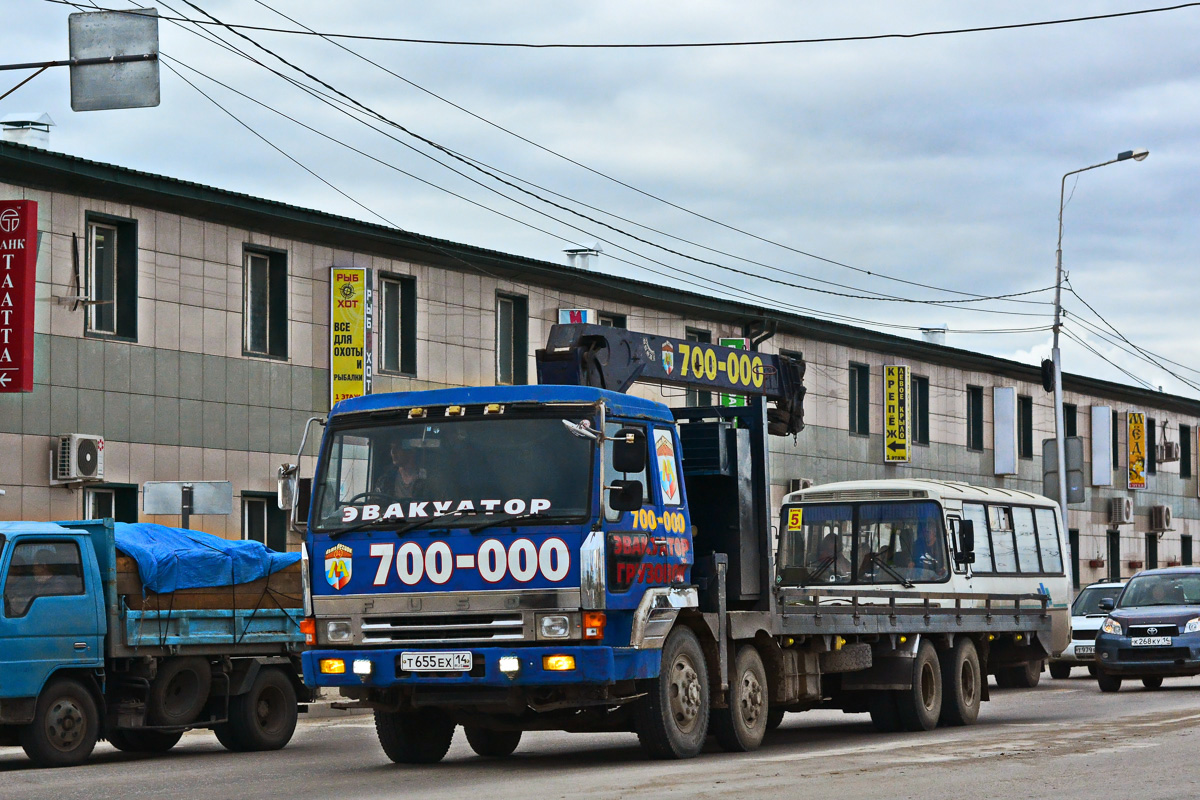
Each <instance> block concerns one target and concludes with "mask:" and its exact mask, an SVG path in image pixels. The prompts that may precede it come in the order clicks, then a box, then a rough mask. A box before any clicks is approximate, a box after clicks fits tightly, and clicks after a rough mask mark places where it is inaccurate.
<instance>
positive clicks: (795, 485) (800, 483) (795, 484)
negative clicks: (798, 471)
mask: <svg viewBox="0 0 1200 800" xmlns="http://www.w3.org/2000/svg"><path fill="white" fill-rule="evenodd" d="M812 485H813V482H812V481H810V480H809V479H808V478H789V479H788V485H787V490H788V494H791V493H792V492H798V491H800V490H801V489H807V488H809V487H810V486H812Z"/></svg>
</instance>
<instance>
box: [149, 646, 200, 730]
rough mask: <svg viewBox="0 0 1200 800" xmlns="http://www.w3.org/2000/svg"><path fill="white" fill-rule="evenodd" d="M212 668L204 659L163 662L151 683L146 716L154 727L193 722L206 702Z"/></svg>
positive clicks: (188, 658) (168, 660) (196, 657)
mask: <svg viewBox="0 0 1200 800" xmlns="http://www.w3.org/2000/svg"><path fill="white" fill-rule="evenodd" d="M211 685H212V665H211V664H209V663H208V659H207V658H201V657H199V656H188V657H186V658H168V659H164V660H163V662H162V663H161V664H159V666H158V674H157V675H156V676H155V677H154V681H153V682H152V683H151V684H150V698H149V707H148V712H149V714H148V716H149V717H150V719H151V721H152V722H154V724H156V725H180V726H182V725H187V724H189V723H191V722H194V721H195V719H196V717H198V716H200V712H201V711H203V710H204V704H205V703H207V702H208V694H209V689H210V687H211Z"/></svg>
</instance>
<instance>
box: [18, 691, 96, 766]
mask: <svg viewBox="0 0 1200 800" xmlns="http://www.w3.org/2000/svg"><path fill="white" fill-rule="evenodd" d="M99 737H100V713H99V712H98V711H97V710H96V701H95V700H94V699H93V698H92V695H91V693H90V692H89V691H88V690H87V689H86V688H85V687H84V686H83V684H81V683H79V682H78V681H74V680H71V679H69V678H60V679H58V680H56V681H53V682H51V683H50V685H49V686H47V687H46V688H45V689H43V690H42V693H41V695H40V696H39V697H38V700H37V705H36V707H35V709H34V714H33V722H31V723H29V724H28V725H26V726H25V727H24V728H22V729H21V747H23V748H24V749H25V755H27V756H29V760H30V761H32V762H33V763H34V764H36V765H37V766H39V767H71V766H74V765H76V764H82V763H83V762H84V761H87V759H88V756H90V755H91V754H92V750H93V749H94V748H95V747H96V740H97V739H98V738H99Z"/></svg>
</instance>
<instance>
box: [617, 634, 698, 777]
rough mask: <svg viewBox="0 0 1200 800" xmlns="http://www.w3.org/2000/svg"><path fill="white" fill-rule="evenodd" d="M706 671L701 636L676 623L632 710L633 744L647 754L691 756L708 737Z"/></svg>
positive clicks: (659, 756) (652, 756) (695, 753)
mask: <svg viewBox="0 0 1200 800" xmlns="http://www.w3.org/2000/svg"><path fill="white" fill-rule="evenodd" d="M708 714H709V691H708V669H707V667H706V666H705V663H704V651H703V650H701V649H700V640H699V639H697V638H696V634H694V633H692V631H691V629H690V628H686V627H682V626H680V627H676V628H675V629H674V630H673V631H671V633H670V635H668V636H667V641H666V642H665V643H664V644H663V649H662V667H661V669H660V671H659V675H658V677H657V678H654V679H653V681H651V682H650V686H649V687H648V691H647V692H646V696H645V697H643V698H641V699H640V700H639V701H638V702H637V706H636V708H635V710H634V729H635V730H636V731H637V735H638V742H640V743H641V745H642V749H643V750H644V751H646V754H647V755H649V756H650V757H651V758H692V757H693V756H696V755H699V753H700V749H701V748H702V747H704V739H705V737H706V736H708Z"/></svg>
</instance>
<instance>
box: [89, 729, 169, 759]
mask: <svg viewBox="0 0 1200 800" xmlns="http://www.w3.org/2000/svg"><path fill="white" fill-rule="evenodd" d="M181 738H183V731H174V732H169V731H142V730H129V729H127V728H122V729H121V730H116V731H109V732H108V743H109V744H111V745H112V746H113V747H115V748H117V749H118V750H121V751H123V752H126V753H165V752H167V751H168V750H170V749H171V748H172V747H174V746H175V745H177V744H179V740H180V739H181Z"/></svg>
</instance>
